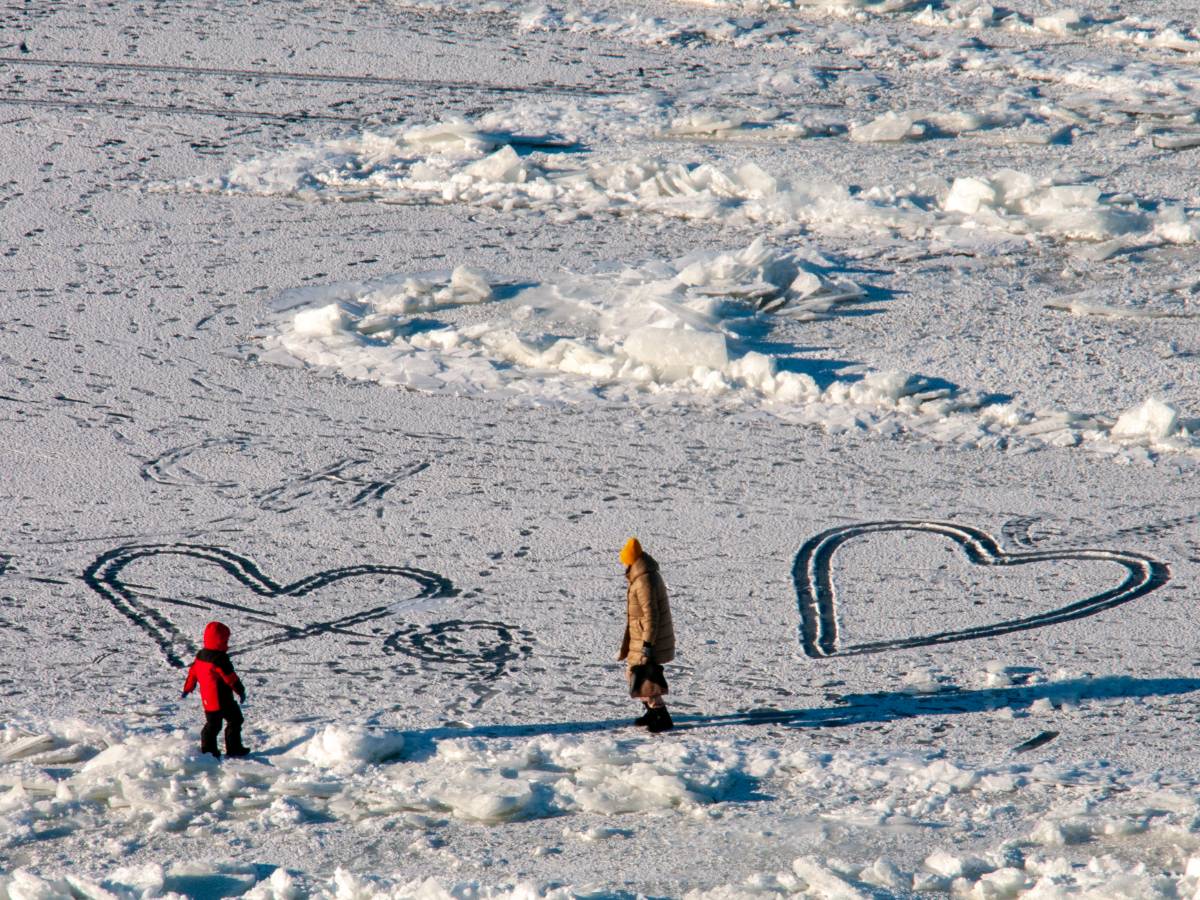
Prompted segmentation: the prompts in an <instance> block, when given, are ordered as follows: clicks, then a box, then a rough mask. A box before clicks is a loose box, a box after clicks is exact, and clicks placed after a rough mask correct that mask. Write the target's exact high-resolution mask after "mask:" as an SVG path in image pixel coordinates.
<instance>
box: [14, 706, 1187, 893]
mask: <svg viewBox="0 0 1200 900" xmlns="http://www.w3.org/2000/svg"><path fill="white" fill-rule="evenodd" d="M1097 702H1105V701H1103V700H1099V701H1097ZM261 728H262V729H264V730H265V731H266V732H267V733H268V735H270V736H271V737H272V738H273V739H272V740H271V741H270V743H272V744H275V743H281V744H283V745H285V746H287V745H292V746H296V747H297V749H295V750H293V751H291V752H282V753H276V754H274V755H268V756H263V757H259V758H252V759H247V760H240V761H237V762H226V763H224V764H219V763H217V762H215V761H213V760H212V759H211V758H208V757H203V756H199V755H197V753H196V751H195V749H194V747H193V738H192V737H190V736H185V735H184V734H183V733H181V732H172V733H168V734H165V735H164V734H163V733H161V732H157V731H156V732H155V733H153V734H146V733H126V734H122V735H104V734H103V733H101V732H99V731H96V730H94V729H87V728H84V727H80V725H79V724H78V723H57V722H49V723H44V724H43V726H42V729H41V730H34V731H20V730H18V729H16V728H13V727H8V728H6V729H5V730H4V732H3V733H2V734H0V750H3V751H5V758H6V759H7V760H8V761H7V762H6V763H4V764H3V768H0V834H3V835H4V844H5V846H6V847H7V848H9V849H13V848H17V847H21V846H22V845H24V844H26V843H28V842H31V841H37V840H39V834H40V833H42V832H44V830H45V829H47V828H53V827H61V828H68V829H71V830H74V829H77V828H88V827H103V828H104V830H105V831H106V833H109V834H111V835H113V839H114V840H120V839H121V835H122V833H127V834H141V833H144V832H145V831H146V830H147V829H149V830H151V831H153V830H155V829H160V828H166V829H171V830H181V829H199V830H203V829H205V828H211V827H213V825H214V823H221V827H222V828H225V829H231V830H234V831H238V830H241V831H244V832H247V833H253V832H256V831H258V830H261V829H266V828H273V827H278V826H281V825H285V824H286V825H288V826H289V827H294V828H302V827H304V826H305V824H306V823H307V822H309V821H329V820H330V819H335V820H339V821H344V822H348V823H352V824H355V825H356V826H357V827H360V828H368V829H370V828H373V827H382V826H384V825H386V826H387V827H389V828H390V829H392V830H391V831H389V833H390V834H392V835H396V834H397V833H399V832H398V831H397V830H396V829H397V828H399V829H401V830H407V831H408V832H410V833H412V834H413V835H414V838H416V839H418V840H419V839H420V836H421V835H424V834H427V833H429V832H431V831H436V830H437V829H439V828H442V827H445V823H446V819H447V818H448V817H453V818H457V819H460V820H463V821H466V822H475V823H479V824H480V825H484V826H490V827H503V823H505V822H508V821H511V820H513V819H521V818H539V817H546V816H570V815H573V814H579V813H591V814H600V815H607V816H614V815H639V814H645V813H654V814H656V815H662V814H667V815H694V814H695V813H696V812H697V811H702V810H703V809H704V807H705V806H711V805H712V804H717V803H721V802H722V801H723V800H724V799H725V798H726V797H727V796H729V795H730V791H731V790H732V789H733V787H734V786H736V785H738V784H755V785H760V786H762V787H763V789H765V790H767V791H769V792H770V793H771V794H773V795H777V796H787V797H791V798H794V799H795V800H796V801H797V802H798V803H799V804H800V805H801V806H803V807H804V808H807V809H811V810H812V811H813V812H814V814H815V815H816V816H817V817H818V818H819V819H820V820H822V821H824V822H827V823H830V824H839V825H840V826H842V827H843V828H850V829H866V830H870V829H888V830H896V829H910V830H913V831H914V832H920V833H923V834H926V835H932V834H934V833H935V832H933V831H930V830H929V829H930V828H931V827H938V826H940V827H944V828H946V829H948V830H947V831H945V832H942V833H944V834H946V835H947V838H945V839H944V840H946V841H947V842H948V841H949V840H950V838H949V835H951V834H955V833H969V832H972V831H973V830H979V829H985V828H987V827H988V826H989V825H991V824H992V823H994V821H995V819H996V817H998V816H1000V817H1006V818H1010V819H1015V820H1017V821H1020V822H1024V823H1026V825H1025V831H1024V834H1023V836H1022V837H1018V838H1016V839H1012V840H1007V841H1005V842H1003V843H1001V844H1000V845H999V846H996V847H995V848H994V849H991V850H978V849H977V850H975V851H974V852H964V851H962V850H959V849H955V848H954V847H953V846H951V845H950V844H949V843H946V844H943V845H942V846H941V847H938V841H937V840H936V839H935V840H934V841H933V842H932V846H933V847H934V849H933V850H932V851H921V855H918V856H916V858H914V859H909V860H903V861H897V860H893V859H887V858H879V859H875V860H869V859H868V860H862V861H857V862H847V861H845V860H842V859H840V858H839V857H838V856H836V855H832V853H833V852H834V851H835V850H836V848H835V847H833V846H830V847H829V851H830V852H831V855H829V856H821V857H814V856H812V855H811V853H810V855H808V856H804V857H800V858H797V859H796V860H795V861H794V863H793V865H792V867H791V870H790V871H787V872H779V873H762V874H760V875H757V876H754V877H753V878H751V879H750V880H748V881H747V882H745V883H743V884H739V885H725V886H720V887H716V888H708V889H705V890H703V891H701V890H697V891H693V892H692V893H690V894H688V895H687V896H688V897H690V898H694V900H700V898H720V897H759V896H772V895H788V894H804V895H806V896H817V897H869V896H874V893H873V891H874V890H875V889H884V890H890V891H898V892H916V893H919V894H924V893H928V892H936V893H951V894H953V895H955V896H963V897H978V898H992V897H1029V898H1035V897H1036V898H1056V897H1068V896H1078V895H1080V894H1081V893H1084V894H1086V892H1088V891H1102V892H1103V896H1106V897H1113V896H1130V897H1146V896H1192V895H1194V894H1195V892H1196V891H1197V890H1198V889H1200V853H1198V850H1200V838H1198V837H1197V832H1196V827H1197V826H1196V822H1197V821H1200V805H1198V803H1200V801H1198V800H1197V796H1198V793H1197V790H1196V787H1197V786H1196V785H1194V784H1191V783H1180V782H1178V781H1173V780H1172V779H1174V778H1176V777H1177V776H1174V775H1171V774H1165V773H1156V774H1132V773H1129V772H1127V771H1123V770H1121V769H1119V768H1116V767H1113V766H1110V765H1108V764H1107V763H1106V762H1105V761H1103V760H1094V761H1078V760H1076V761H1074V762H1073V763H1071V764H1057V763H1053V762H1048V761H1039V760H1036V759H1033V760H1030V761H1028V762H1012V761H1008V760H1006V761H1001V762H995V763H988V762H969V761H965V760H961V759H952V758H949V757H947V756H946V755H945V754H943V753H941V752H937V751H927V750H926V751H920V752H913V751H903V750H888V751H883V750H879V751H858V750H853V751H852V750H836V751H831V752H817V751H808V750H800V751H784V750H781V749H779V748H778V747H775V746H772V745H771V744H770V742H765V741H763V740H762V739H761V738H756V739H754V740H749V739H733V740H705V739H703V738H701V737H691V738H686V737H681V738H680V739H679V740H676V741H673V742H672V743H670V744H669V745H663V744H661V743H658V742H646V741H644V740H636V739H635V740H614V739H612V738H609V737H579V736H547V737H540V738H533V739H498V738H492V739H488V738H484V737H462V738H447V739H444V740H441V741H439V742H435V743H434V745H433V747H432V752H431V753H425V754H419V755H418V756H417V757H414V758H409V759H393V760H392V761H390V762H389V761H386V760H385V758H386V757H390V756H391V754H392V752H393V751H394V750H395V749H396V748H399V747H401V746H404V745H407V744H408V743H409V742H410V741H409V738H410V737H412V736H410V735H404V734H401V733H398V732H387V731H375V732H368V731H367V730H364V729H359V728H353V727H344V726H335V725H328V726H325V727H324V728H323V729H321V730H319V731H317V732H316V733H310V737H309V739H308V740H307V741H306V742H305V741H302V742H300V743H299V744H298V745H297V744H296V741H295V738H296V733H297V731H298V728H297V726H295V725H288V724H282V723H280V724H277V723H271V722H266V723H262V725H261ZM423 740H424V739H422V738H420V736H419V735H418V736H416V738H415V739H414V740H413V741H412V742H413V743H414V745H421V744H422V743H423ZM315 747H319V748H320V750H319V752H314V748H315ZM573 833H574V832H571V831H570V829H569V828H568V829H566V830H564V832H563V834H564V836H569V835H570V834H573ZM618 833H619V832H613V831H611V830H610V831H609V832H606V834H609V835H613V834H618ZM581 834H582V833H581ZM601 837H602V836H601ZM1131 838H1136V840H1131ZM581 839H582V837H581ZM923 846H930V842H928V841H924V842H923ZM1148 846H1151V847H1156V848H1158V851H1157V852H1156V855H1155V859H1156V862H1155V864H1154V866H1153V867H1151V866H1148V865H1147V863H1146V862H1145V849H1146V847H1148ZM218 878H219V879H220V881H221V883H222V884H223V885H224V886H225V888H226V889H228V888H229V887H230V883H231V882H233V883H234V884H236V885H237V888H238V889H237V893H240V894H243V895H245V896H249V897H254V898H263V900H265V898H273V897H278V898H283V897H298V896H317V897H345V898H358V897H376V896H378V897H493V896H494V897H508V896H513V897H550V896H554V897H560V896H561V897H567V896H579V895H582V894H585V893H587V891H588V888H587V887H586V886H581V887H579V888H573V887H570V886H567V887H557V886H556V887H551V886H546V885H535V884H530V883H516V884H513V883H509V884H497V885H494V886H487V885H481V884H479V883H478V882H458V883H455V882H442V881H437V880H428V881H412V880H411V879H408V878H404V877H403V876H400V875H393V876H388V875H386V874H383V873H376V874H373V875H370V876H364V875H359V874H352V873H351V872H349V871H345V870H338V871H337V872H336V873H334V874H333V876H332V877H330V876H329V875H328V874H325V875H319V874H316V873H304V872H298V873H289V872H286V871H283V870H276V871H274V872H273V873H272V874H270V875H269V877H263V875H262V871H261V869H260V868H257V867H254V866H247V865H236V864H229V863H222V862H219V861H217V862H210V861H190V862H186V863H175V864H170V865H165V866H164V865H159V864H154V863H150V864H141V865H133V866H126V867H122V868H114V869H112V870H111V871H104V872H100V873H97V874H87V875H85V874H83V873H81V872H72V873H70V874H59V873H53V872H40V871H34V870H31V869H18V870H16V871H11V872H8V873H3V872H0V900H5V898H13V900H16V898H21V900H26V898H31V897H36V898H58V897H64V898H65V897H74V898H78V897H94V898H109V897H153V896H161V895H162V894H164V893H169V892H179V893H184V894H188V893H191V892H193V891H195V890H202V889H203V886H204V884H205V883H206V881H207V880H213V879H218Z"/></svg>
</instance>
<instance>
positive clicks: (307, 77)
mask: <svg viewBox="0 0 1200 900" xmlns="http://www.w3.org/2000/svg"><path fill="white" fill-rule="evenodd" d="M0 65H7V66H46V67H49V68H55V69H68V70H69V69H100V70H118V71H122V72H140V73H145V74H173V75H187V76H196V75H215V76H218V77H221V78H242V79H249V80H251V81H262V80H264V79H272V80H278V81H315V82H321V83H334V84H361V85H384V86H401V87H432V88H446V89H448V90H462V89H464V88H467V89H470V90H476V91H489V92H494V93H497V94H528V93H558V94H567V95H569V96H573V95H577V94H588V95H592V96H606V95H608V94H612V93H615V92H614V91H605V90H600V89H597V88H589V87H587V86H585V85H573V84H526V85H508V84H488V83H486V82H482V81H444V80H439V79H433V78H388V77H386V76H380V75H334V74H327V73H324V72H284V71H272V70H269V69H268V70H258V69H227V68H216V67H208V66H172V65H152V64H150V63H118V62H96V61H91V60H81V59H22V58H21V57H19V56H0Z"/></svg>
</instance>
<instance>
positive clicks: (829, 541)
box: [792, 521, 1171, 659]
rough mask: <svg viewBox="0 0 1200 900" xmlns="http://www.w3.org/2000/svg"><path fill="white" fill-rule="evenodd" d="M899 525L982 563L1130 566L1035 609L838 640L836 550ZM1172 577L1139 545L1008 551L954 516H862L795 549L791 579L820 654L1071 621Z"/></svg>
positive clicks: (809, 649) (805, 643) (812, 650)
mask: <svg viewBox="0 0 1200 900" xmlns="http://www.w3.org/2000/svg"><path fill="white" fill-rule="evenodd" d="M895 531H918V532H925V533H928V534H935V535H940V536H942V537H946V538H949V539H950V540H951V541H953V542H954V543H956V544H958V545H959V547H961V548H962V550H963V552H964V553H965V554H966V556H967V559H968V560H969V561H970V562H971V563H972V564H974V565H977V566H1019V565H1025V564H1027V563H1041V562H1055V561H1061V560H1096V561H1103V562H1113V563H1116V564H1117V565H1120V566H1123V567H1124V568H1125V570H1126V571H1127V572H1128V574H1127V576H1126V577H1125V580H1124V581H1122V582H1121V583H1120V584H1119V585H1117V586H1116V587H1113V588H1110V589H1108V590H1106V591H1102V592H1101V593H1099V594H1095V595H1093V596H1091V597H1087V598H1085V599H1083V600H1076V601H1074V602H1072V603H1068V604H1067V605H1066V606H1061V607H1057V608H1054V609H1050V610H1047V611H1046V612H1043V613H1038V614H1036V615H1032V616H1026V617H1024V618H1020V619H1009V620H1007V621H1004V622H996V623H994V624H991V625H981V626H973V627H968V628H962V629H958V630H955V631H943V632H939V633H937V634H928V635H917V636H915V637H904V638H895V639H893V640H886V641H872V642H868V643H862V644H851V645H849V646H846V647H839V646H838V616H837V597H836V592H835V590H834V586H833V574H832V569H833V557H834V555H835V554H836V553H837V550H838V548H839V547H841V546H842V545H843V544H845V543H846V542H847V541H850V540H853V539H854V538H858V537H864V536H867V535H871V534H879V533H883V532H895ZM1170 577H1171V574H1170V569H1169V568H1168V567H1167V565H1166V563H1162V562H1159V561H1157V560H1155V559H1153V558H1151V557H1149V556H1145V555H1143V554H1140V553H1131V552H1128V551H1124V550H1092V549H1079V550H1034V551H1030V552H1026V553H1007V552H1005V551H1004V550H1002V549H1000V547H999V546H998V545H997V544H996V541H995V540H994V539H993V538H992V537H991V536H990V535H988V534H986V533H985V532H983V531H980V530H979V529H977V528H971V527H970V526H967V525H959V524H957V523H953V522H922V521H884V522H863V523H860V524H857V525H844V526H841V527H838V528H831V529H829V530H828V531H823V532H821V533H820V534H818V535H816V536H815V537H813V538H810V539H809V540H808V541H806V542H805V543H804V545H803V546H802V547H801V548H800V551H799V552H798V553H797V554H796V559H795V563H794V564H793V567H792V581H793V584H794V585H795V588H796V600H797V603H798V605H799V608H800V643H801V646H802V647H803V648H804V652H805V653H806V654H807V655H808V656H810V657H813V658H815V659H821V658H824V657H828V656H851V655H859V654H864V653H882V652H885V651H888V650H906V649H912V648H914V647H929V646H933V645H937V644H948V643H951V642H954V641H967V640H974V639H976V638H985V637H997V636H999V635H1002V634H1009V633H1011V632H1014V631H1025V630H1027V629H1030V628H1041V627H1042V626H1044V625H1054V624H1057V623H1059V622H1069V621H1071V620H1073V619H1081V618H1084V617H1085V616H1091V615H1094V614H1095V613H1098V612H1102V611H1103V610H1106V609H1112V608H1113V607H1114V606H1119V605H1121V604H1122V603H1128V602H1129V601H1130V600H1135V599H1137V598H1138V597H1142V596H1145V595H1146V594H1148V593H1150V592H1151V591H1154V590H1157V589H1158V588H1160V587H1162V586H1163V585H1164V584H1166V583H1167V581H1169V580H1170Z"/></svg>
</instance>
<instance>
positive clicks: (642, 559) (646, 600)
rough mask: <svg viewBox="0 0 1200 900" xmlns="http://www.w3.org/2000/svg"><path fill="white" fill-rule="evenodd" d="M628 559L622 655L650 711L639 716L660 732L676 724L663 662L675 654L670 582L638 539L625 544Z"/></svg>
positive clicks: (632, 692) (632, 688)
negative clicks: (669, 707)
mask: <svg viewBox="0 0 1200 900" xmlns="http://www.w3.org/2000/svg"><path fill="white" fill-rule="evenodd" d="M621 562H622V563H624V564H625V580H626V581H627V582H628V585H629V586H628V588H627V590H626V592H625V637H624V639H623V640H622V641H621V652H620V654H619V655H618V656H617V659H618V660H625V661H626V673H625V674H626V677H627V679H628V681H629V696H631V697H633V698H634V699H635V700H641V701H642V705H643V706H644V707H645V712H644V713H643V714H642V715H641V716H639V717H638V718H637V719H635V720H634V724H636V725H645V726H646V727H647V728H649V730H650V731H653V732H655V733H657V732H660V731H667V730H668V729H670V728H673V727H675V723H674V722H672V721H671V714H670V713H669V712H667V705H666V703H664V702H663V695H664V694H666V693H667V691H668V688H667V679H666V676H665V675H664V674H663V667H662V666H663V663H667V662H670V661H671V660H673V659H674V658H675V628H674V626H673V624H672V622H671V607H670V604H669V603H668V602H667V586H666V584H665V583H664V582H663V579H662V575H660V574H659V571H658V563H657V562H655V561H654V558H653V557H652V556H650V554H648V553H646V552H644V551H643V550H642V545H641V544H640V543H638V539H637V538H630V539H629V540H628V542H626V544H625V546H624V547H623V548H621Z"/></svg>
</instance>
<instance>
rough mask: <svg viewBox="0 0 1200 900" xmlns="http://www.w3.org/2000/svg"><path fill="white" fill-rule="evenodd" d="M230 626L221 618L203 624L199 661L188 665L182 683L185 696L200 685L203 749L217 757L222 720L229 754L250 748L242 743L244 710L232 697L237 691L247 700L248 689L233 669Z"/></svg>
mask: <svg viewBox="0 0 1200 900" xmlns="http://www.w3.org/2000/svg"><path fill="white" fill-rule="evenodd" d="M228 650H229V626H228V625H223V624H222V623H220V622H209V623H208V624H207V625H205V626H204V649H203V650H201V651H200V652H199V653H197V654H196V661H195V662H194V663H192V667H191V668H190V669H188V675H187V681H185V682H184V683H183V693H182V694H180V695H179V696H180V697H181V698H182V697H186V696H187V695H188V694H190V693H191V692H192V691H193V690H195V688H196V685H200V700H201V702H202V703H203V704H204V728H203V729H202V730H201V731H200V752H201V753H211V754H212V755H213V756H215V757H216V758H217V759H220V758H221V753H220V751H219V750H217V735H218V734H220V732H221V722H222V721H224V723H225V752H226V753H227V754H228V755H230V756H245V755H246V754H247V753H249V752H250V751H249V750H247V749H246V748H245V747H243V746H242V710H241V708H240V707H239V706H238V705H237V704H236V703H235V702H234V701H233V695H234V694H235V693H236V694H237V695H238V699H240V700H241V701H242V702H245V700H246V689H245V688H244V687H242V680H241V679H240V678H238V677H237V673H236V672H235V671H233V663H232V662H230V660H229V653H228Z"/></svg>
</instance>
